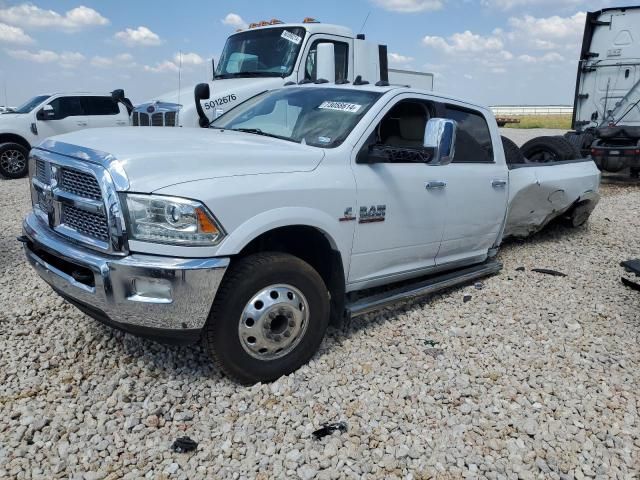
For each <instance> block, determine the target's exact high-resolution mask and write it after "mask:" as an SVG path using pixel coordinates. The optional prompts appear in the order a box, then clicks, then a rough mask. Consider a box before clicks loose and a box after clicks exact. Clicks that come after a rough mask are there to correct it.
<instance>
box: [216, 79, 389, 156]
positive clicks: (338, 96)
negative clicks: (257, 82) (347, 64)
mask: <svg viewBox="0 0 640 480" xmlns="http://www.w3.org/2000/svg"><path fill="white" fill-rule="evenodd" d="M380 95H381V94H380V93H377V92H368V91H358V90H353V89H341V88H317V87H291V88H285V89H280V90H274V91H271V92H265V93H261V94H260V95H257V96H255V97H253V98H252V99H249V100H247V101H246V102H244V103H242V104H240V105H238V106H237V107H236V108H234V109H233V110H230V111H229V112H228V113H226V114H225V115H223V116H221V117H220V118H218V119H217V120H215V121H214V122H213V123H212V124H211V126H212V127H214V128H221V129H229V130H239V131H246V132H248V133H254V134H256V135H266V136H271V137H277V138H281V139H283V140H288V141H291V142H296V143H305V144H307V145H313V146H316V147H322V148H334V147H337V146H338V145H340V144H341V143H342V142H343V141H344V140H345V138H347V136H348V135H349V133H350V132H351V130H352V129H353V128H354V127H355V126H356V124H357V123H358V122H359V121H360V119H361V118H362V117H363V116H364V114H365V113H367V111H368V110H369V108H371V106H372V105H373V104H374V103H375V102H376V101H377V100H378V98H380Z"/></svg>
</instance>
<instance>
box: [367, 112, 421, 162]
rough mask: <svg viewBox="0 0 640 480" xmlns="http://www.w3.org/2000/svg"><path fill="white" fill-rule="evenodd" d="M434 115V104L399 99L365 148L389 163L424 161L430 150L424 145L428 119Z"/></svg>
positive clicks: (377, 127)
mask: <svg viewBox="0 0 640 480" xmlns="http://www.w3.org/2000/svg"><path fill="white" fill-rule="evenodd" d="M433 116H434V105H433V104H432V103H431V102H424V101H421V100H402V101H400V102H398V103H397V104H396V105H395V106H394V107H393V108H391V110H389V112H387V114H386V115H385V116H384V118H383V119H382V120H381V121H380V123H379V124H378V125H377V126H376V128H375V130H374V131H373V133H372V134H371V137H370V138H369V141H368V142H366V143H365V146H364V148H365V149H368V150H369V151H370V152H371V151H372V149H373V150H374V154H375V156H376V157H377V159H378V161H380V157H381V158H383V159H385V158H386V160H383V161H385V162H386V163H424V162H428V161H429V158H428V156H429V153H428V152H426V151H425V150H424V149H423V148H422V147H423V145H424V131H425V128H426V126H427V122H428V121H429V119H430V118H432V117H433Z"/></svg>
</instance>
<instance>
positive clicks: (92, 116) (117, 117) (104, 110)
mask: <svg viewBox="0 0 640 480" xmlns="http://www.w3.org/2000/svg"><path fill="white" fill-rule="evenodd" d="M83 101H84V102H85V111H86V112H87V114H88V117H89V127H90V128H101V127H121V126H125V125H129V115H128V113H127V109H126V108H125V107H124V105H121V104H119V103H117V102H114V101H113V99H112V98H111V97H99V96H95V97H83Z"/></svg>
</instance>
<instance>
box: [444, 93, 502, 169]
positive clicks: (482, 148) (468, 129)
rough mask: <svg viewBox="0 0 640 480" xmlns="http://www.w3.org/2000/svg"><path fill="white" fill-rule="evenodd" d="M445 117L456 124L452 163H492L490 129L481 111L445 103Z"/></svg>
mask: <svg viewBox="0 0 640 480" xmlns="http://www.w3.org/2000/svg"><path fill="white" fill-rule="evenodd" d="M445 117H446V118H448V119H451V120H455V121H456V122H457V124H458V129H457V131H456V150H455V155H454V157H453V163H494V161H495V160H494V154H493V143H492V142H491V130H490V129H489V124H488V123H487V120H486V119H485V117H484V115H482V113H480V112H478V111H476V110H472V109H469V108H464V107H459V106H457V105H445Z"/></svg>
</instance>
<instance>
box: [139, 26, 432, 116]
mask: <svg viewBox="0 0 640 480" xmlns="http://www.w3.org/2000/svg"><path fill="white" fill-rule="evenodd" d="M319 55H320V56H322V55H329V56H332V57H333V58H334V71H333V73H332V77H331V78H323V77H322V76H319V75H318V70H317V65H319V64H320V63H321V62H319V61H318V60H319V58H318V56H319ZM358 79H360V82H366V81H369V82H371V83H377V82H379V81H382V82H388V83H390V84H397V85H411V86H412V87H414V88H422V89H424V90H433V75H432V74H430V73H423V72H413V71H409V70H394V69H389V68H388V61H387V48H386V46H384V45H378V44H375V43H372V42H369V41H367V40H366V39H365V36H364V35H362V34H358V35H354V33H353V32H352V31H351V30H350V29H349V28H347V27H342V26H338V25H329V24H323V23H320V22H318V21H316V20H314V19H312V18H306V19H305V20H304V21H303V22H302V23H287V24H285V23H283V22H281V21H279V20H275V19H274V20H271V21H268V22H267V21H263V22H259V23H253V24H251V25H250V26H249V28H248V29H245V30H241V31H238V32H236V33H235V34H233V35H231V36H230V37H229V38H228V39H227V42H226V44H225V46H224V50H223V51H222V55H221V56H220V61H219V62H218V65H217V68H215V69H214V74H213V79H212V81H211V82H209V88H210V91H211V98H209V99H206V100H205V99H200V100H199V101H194V98H193V91H194V89H193V86H189V87H187V88H184V89H181V90H178V91H175V92H171V93H167V94H165V95H161V96H160V97H159V98H157V99H155V100H153V101H150V102H147V103H143V104H141V105H138V106H137V107H136V108H135V110H134V112H133V115H132V117H131V123H132V125H133V126H153V127H178V126H180V127H206V126H208V125H209V123H210V122H211V121H213V120H214V119H215V118H217V117H219V116H220V115H222V114H223V113H224V112H226V111H228V110H229V109H231V108H233V107H234V106H236V105H238V104H240V103H241V102H243V101H245V100H247V99H248V98H250V97H253V96H254V95H257V94H258V93H261V92H264V91H265V90H273V89H275V88H280V87H282V86H285V85H291V84H301V83H311V82H316V81H319V80H320V81H322V80H326V81H328V82H331V83H333V82H338V83H345V84H346V83H353V82H356V83H358Z"/></svg>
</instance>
